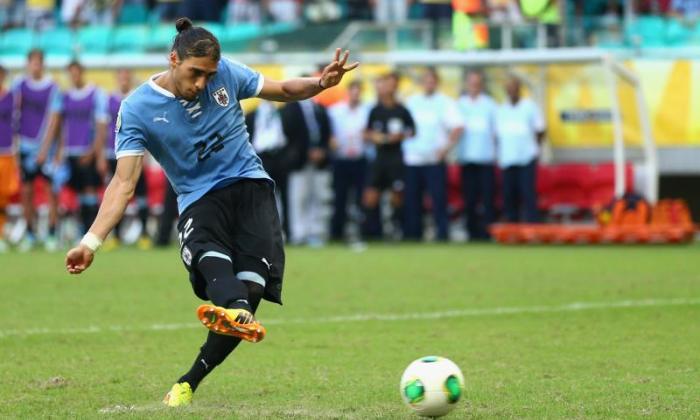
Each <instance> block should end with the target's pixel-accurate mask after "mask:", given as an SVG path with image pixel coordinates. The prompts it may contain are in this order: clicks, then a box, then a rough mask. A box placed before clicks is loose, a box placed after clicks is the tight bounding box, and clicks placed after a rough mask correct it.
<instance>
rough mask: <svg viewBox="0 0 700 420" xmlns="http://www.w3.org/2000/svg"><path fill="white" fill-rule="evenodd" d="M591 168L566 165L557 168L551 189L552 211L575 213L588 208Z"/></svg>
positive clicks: (581, 165) (573, 164) (576, 164)
mask: <svg viewBox="0 0 700 420" xmlns="http://www.w3.org/2000/svg"><path fill="white" fill-rule="evenodd" d="M590 172H591V166H590V165H588V164H579V163H567V164H562V165H559V166H557V168H556V169H555V172H554V179H553V180H552V182H553V185H552V187H551V188H552V189H551V193H550V194H551V200H552V203H551V209H552V210H553V211H555V210H558V211H563V212H575V211H580V210H587V209H588V208H589V198H588V185H589V182H590V181H589V180H590Z"/></svg>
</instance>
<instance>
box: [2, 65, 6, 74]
mask: <svg viewBox="0 0 700 420" xmlns="http://www.w3.org/2000/svg"><path fill="white" fill-rule="evenodd" d="M0 74H7V68H5V66H3V65H2V64H0Z"/></svg>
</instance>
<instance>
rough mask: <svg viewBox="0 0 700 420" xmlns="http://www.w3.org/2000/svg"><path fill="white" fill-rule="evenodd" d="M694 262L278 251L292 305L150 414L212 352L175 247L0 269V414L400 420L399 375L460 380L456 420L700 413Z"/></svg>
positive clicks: (5, 261)
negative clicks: (177, 404)
mask: <svg viewBox="0 0 700 420" xmlns="http://www.w3.org/2000/svg"><path fill="white" fill-rule="evenodd" d="M698 251H699V249H698V247H650V248H613V247H591V248H585V247H576V248H565V247H530V248H528V247H523V248H516V247H499V246H496V245H484V246H466V245H449V246H448V245H402V246H388V245H387V246H383V245H376V246H371V247H370V249H369V250H368V251H366V252H364V253H354V252H351V251H349V250H348V249H346V248H344V247H330V248H326V249H322V250H308V249H289V250H288V269H287V275H286V280H285V294H284V298H285V306H284V307H278V306H276V305H273V304H269V303H266V304H263V305H262V308H261V311H260V312H259V318H260V319H261V320H262V321H263V322H264V323H265V324H266V326H267V328H268V337H267V338H266V340H265V341H263V342H262V343H259V344H255V345H253V344H243V345H242V346H241V347H240V348H239V349H238V350H237V351H236V352H235V353H234V354H233V356H232V357H231V358H229V359H228V360H227V361H226V362H225V363H224V364H223V365H222V366H220V367H219V368H218V369H217V370H216V371H215V372H214V373H213V374H212V375H210V377H208V378H207V379H206V380H205V381H204V382H203V383H202V385H201V386H200V388H199V390H198V392H197V394H196V395H195V401H194V404H193V406H191V407H189V408H185V409H178V410H168V409H165V408H164V407H162V406H161V405H160V400H161V398H162V397H163V395H164V394H165V393H166V392H167V390H168V389H169V387H170V386H171V384H172V382H173V381H174V380H176V379H177V378H178V377H179V376H180V374H182V373H183V372H184V371H185V370H186V369H187V368H188V367H189V366H190V364H191V363H192V361H193V359H194V357H195V355H196V353H197V351H198V348H199V346H200V345H201V343H202V342H203V339H204V337H205V330H204V329H203V327H201V326H199V325H198V323H197V321H196V319H195V315H194V310H195V308H196V306H197V305H198V304H199V301H198V300H197V299H196V298H195V297H194V295H193V294H192V293H191V289H190V286H189V282H188V281H187V276H186V273H185V270H184V268H183V267H182V263H181V262H180V261H179V259H178V255H177V250H176V249H174V248H173V249H168V250H160V251H152V252H138V251H135V250H128V249H124V250H119V251H116V252H112V253H101V254H99V255H98V257H97V258H96V260H95V264H94V265H93V267H92V268H91V269H90V270H89V271H88V272H86V273H85V274H84V275H82V276H80V277H70V276H68V275H67V274H64V270H63V257H62V255H60V254H53V255H49V254H44V253H40V252H37V253H30V254H7V255H2V256H0V284H1V285H2V305H0V418H6V417H14V418H38V417H71V418H95V417H133V418H145V417H148V418H183V417H186V418H222V417H229V418H255V419H259V418H309V417H314V418H358V419H360V418H361V419H365V418H411V417H412V414H411V413H410V411H409V410H408V409H407V408H406V407H405V406H403V404H402V402H401V400H400V397H399V393H398V382H399V378H400V376H401V373H402V371H403V369H404V368H405V367H406V366H407V365H408V363H409V362H411V361H412V360H414V359H416V358H418V357H420V356H424V355H430V354H437V355H442V356H445V357H448V358H450V359H452V360H454V361H455V362H456V363H457V364H458V365H460V366H461V368H462V370H463V372H464V374H465V377H466V382H467V389H466V395H465V397H466V398H465V399H464V401H462V402H461V403H460V405H459V407H458V408H457V409H456V410H455V412H453V413H452V414H451V417H450V418H503V417H517V418H604V417H605V418H607V417H616V418H630V417H643V416H651V417H654V418H691V417H696V418H697V417H698V416H700V414H699V413H700V393H699V389H700V351H699V349H700V258H698Z"/></svg>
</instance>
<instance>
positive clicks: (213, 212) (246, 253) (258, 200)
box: [177, 179, 284, 304]
mask: <svg viewBox="0 0 700 420" xmlns="http://www.w3.org/2000/svg"><path fill="white" fill-rule="evenodd" d="M177 230H178V232H179V235H178V236H179V238H180V256H181V258H182V262H183V263H184V264H185V267H186V268H187V270H188V271H189V272H190V282H191V283H192V289H193V290H194V293H195V295H197V297H199V298H200V299H203V300H209V297H208V296H207V293H206V282H205V280H204V279H203V278H202V277H201V276H200V275H199V273H198V270H197V263H198V262H199V259H200V258H201V257H202V255H203V254H204V253H207V252H214V253H220V254H224V255H225V256H227V257H228V258H230V259H231V262H232V263H233V269H234V273H236V274H238V273H241V272H253V273H256V274H257V275H259V276H260V277H262V279H264V282H265V284H264V287H265V294H264V296H263V297H264V298H265V299H266V300H269V301H271V302H275V303H279V304H282V277H283V275H284V243H283V239H282V227H281V225H280V219H279V215H278V213H277V204H276V202H275V196H274V186H273V184H272V183H271V182H270V181H268V180H264V179H246V180H243V181H239V182H236V183H234V184H232V185H229V186H226V187H224V188H221V189H218V190H214V191H210V192H209V193H207V194H206V195H205V196H204V197H202V198H200V199H199V200H197V201H196V202H195V203H193V204H192V205H190V206H189V207H188V208H187V209H185V211H184V212H183V213H182V214H181V215H180V220H179V221H178V224H177Z"/></svg>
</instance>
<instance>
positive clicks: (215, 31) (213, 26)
mask: <svg viewBox="0 0 700 420" xmlns="http://www.w3.org/2000/svg"><path fill="white" fill-rule="evenodd" d="M201 25H202V27H203V28H205V29H206V30H208V31H209V32H211V33H212V35H214V36H215V37H216V38H217V39H221V37H222V36H223V35H224V33H225V32H226V29H225V27H224V25H221V24H219V23H213V22H202V23H201Z"/></svg>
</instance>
